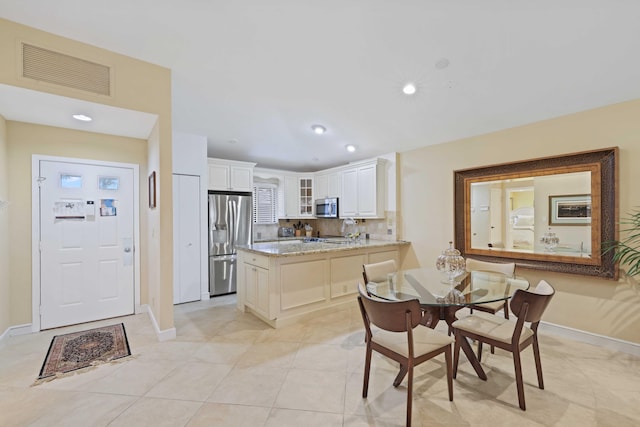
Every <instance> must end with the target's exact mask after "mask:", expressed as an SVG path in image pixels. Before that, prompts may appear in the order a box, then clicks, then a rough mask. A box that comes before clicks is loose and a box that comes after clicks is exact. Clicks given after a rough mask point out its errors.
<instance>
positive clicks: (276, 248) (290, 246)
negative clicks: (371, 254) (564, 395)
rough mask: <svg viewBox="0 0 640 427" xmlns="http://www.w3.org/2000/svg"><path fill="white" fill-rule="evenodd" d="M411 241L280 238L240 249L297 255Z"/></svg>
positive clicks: (240, 247)
mask: <svg viewBox="0 0 640 427" xmlns="http://www.w3.org/2000/svg"><path fill="white" fill-rule="evenodd" d="M338 242H340V243H338ZM409 244H410V242H407V241H404V240H366V239H361V240H357V241H354V242H347V241H346V240H345V239H329V241H327V242H308V243H304V242H303V241H302V238H298V239H293V240H279V241H271V242H261V243H254V244H252V245H243V246H238V249H240V250H245V251H247V252H254V253H257V254H261V255H267V256H296V255H307V254H315V253H322V252H335V251H350V250H354V249H365V248H374V247H384V246H404V245H409Z"/></svg>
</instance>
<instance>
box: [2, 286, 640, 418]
mask: <svg viewBox="0 0 640 427" xmlns="http://www.w3.org/2000/svg"><path fill="white" fill-rule="evenodd" d="M174 310H175V315H174V322H175V328H176V334H177V336H176V339H175V340H170V341H163V342H160V341H158V340H157V338H156V336H155V333H154V328H153V325H152V322H151V320H150V319H149V317H148V315H147V314H146V313H144V314H137V315H132V316H125V317H122V318H117V319H110V320H109V321H106V322H105V321H102V322H93V323H89V324H84V325H74V326H71V327H66V328H58V329H55V330H50V331H42V332H39V333H32V334H27V335H19V336H9V337H5V338H4V339H3V343H2V345H1V346H0V425H2V426H5V425H6V426H39V425H42V426H44V425H46V426H62V425H64V426H87V425H91V426H119V425H127V426H129V425H131V426H134V425H135V426H144V425H153V426H158V425H163V426H187V427H195V426H214V427H215V426H237V425H247V426H261V427H271V426H278V427H282V426H296V427H298V426H306V427H313V426H322V427H325V426H336V427H364V426H376V427H388V426H403V425H405V414H406V412H405V411H406V404H407V400H406V399H407V380H406V379H405V380H404V381H403V382H402V383H401V384H400V385H399V386H398V387H393V385H392V382H393V379H394V378H395V376H396V375H397V373H398V366H397V364H395V363H394V362H392V361H390V360H389V359H387V358H385V357H383V356H380V355H379V354H376V353H375V352H374V354H373V358H372V363H371V373H370V383H369V394H368V397H367V398H366V399H363V398H362V383H363V371H364V358H365V343H364V326H363V325H362V319H361V318H360V313H359V309H358V305H357V302H356V301H355V298H354V302H353V304H352V305H350V306H348V307H346V308H344V309H343V310H340V311H337V312H335V313H333V314H332V315H331V316H325V317H318V318H315V319H314V318H309V319H305V320H303V321H300V322H297V323H295V324H292V325H290V326H286V327H282V328H278V329H273V328H271V327H269V326H268V325H266V324H264V323H263V322H262V321H260V320H259V319H257V318H256V317H254V316H253V315H251V314H249V313H242V312H240V311H238V310H237V306H236V296H235V295H226V296H222V297H216V298H212V299H211V300H208V301H198V302H194V303H187V304H180V305H176V306H175V308H174ZM116 322H123V323H124V324H125V327H126V331H127V336H128V338H129V342H130V346H131V352H132V354H131V356H130V357H127V358H124V359H122V360H119V361H117V362H114V363H107V364H103V365H98V366H95V367H92V368H91V369H88V370H84V371H82V372H78V373H75V374H71V375H66V376H64V377H60V378H55V379H53V380H51V381H47V382H42V383H36V378H37V376H38V372H39V369H40V367H41V366H42V361H43V360H44V357H45V355H46V354H47V350H48V346H49V343H50V341H51V338H52V337H53V335H58V334H63V333H67V332H71V331H76V330H82V329H89V328H91V327H95V326H98V325H102V324H105V323H116ZM436 330H438V331H440V332H442V333H447V330H446V324H445V323H444V322H440V323H439V324H438V325H437V327H436ZM539 336H540V351H541V358H542V369H543V373H544V381H545V389H544V390H540V389H539V388H538V386H537V377H536V370H535V364H534V359H533V355H532V351H531V350H530V349H525V351H523V353H522V371H523V378H524V384H525V385H524V388H525V398H526V403H527V410H526V411H522V410H520V408H519V407H518V397H517V391H516V385H515V379H514V367H513V359H512V357H511V354H510V353H507V352H505V351H502V350H500V349H496V350H495V353H494V354H492V353H491V352H490V349H489V348H488V346H486V347H485V348H484V351H483V355H482V366H483V368H484V370H485V372H486V374H487V380H486V381H482V380H481V379H479V378H478V377H477V375H476V373H475V371H474V370H473V368H472V366H471V365H470V363H469V362H468V361H467V360H466V357H465V356H464V355H461V357H460V365H459V368H458V375H457V378H456V379H455V380H454V382H453V401H452V402H451V401H449V399H448V395H447V383H446V377H445V372H446V370H445V363H444V358H442V357H436V358H434V359H432V360H429V361H427V362H425V363H423V364H421V365H419V366H417V367H416V369H415V372H414V389H413V411H412V424H413V425H414V426H480V427H484V426H487V427H496V426H514V425H517V426H563V427H564V426H574V425H575V426H581V427H583V426H593V427H603V426H604V427H608V426H611V427H613V426H616V427H620V426H623V427H624V426H637V425H640V411H639V410H638V408H640V369H639V368H640V356H636V355H633V354H628V353H624V352H620V351H616V350H612V349H609V348H604V347H601V346H596V345H593V344H588V343H584V342H580V341H575V340H571V339H568V338H566V337H559V336H555V335H553V334H551V333H550V332H547V331H545V330H544V328H543V327H541V330H540V331H539ZM472 348H473V349H474V351H476V346H475V345H474V344H472ZM79 408H82V410H79ZM86 408H89V409H88V410H85V409H86Z"/></svg>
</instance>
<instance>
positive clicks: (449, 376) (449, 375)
mask: <svg viewBox="0 0 640 427" xmlns="http://www.w3.org/2000/svg"><path fill="white" fill-rule="evenodd" d="M444 360H445V361H446V362H447V387H449V401H450V402H453V372H452V371H453V367H452V366H451V365H452V364H453V362H452V361H451V346H449V347H447V349H446V350H445V352H444Z"/></svg>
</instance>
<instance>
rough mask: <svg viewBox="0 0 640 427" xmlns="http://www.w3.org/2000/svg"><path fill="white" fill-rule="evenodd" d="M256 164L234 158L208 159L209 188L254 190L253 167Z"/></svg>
mask: <svg viewBox="0 0 640 427" xmlns="http://www.w3.org/2000/svg"><path fill="white" fill-rule="evenodd" d="M255 165H256V164H255V163H249V162H237V161H232V160H222V159H208V168H209V179H208V184H209V185H208V186H207V188H208V189H209V190H221V191H253V168H254V166H255Z"/></svg>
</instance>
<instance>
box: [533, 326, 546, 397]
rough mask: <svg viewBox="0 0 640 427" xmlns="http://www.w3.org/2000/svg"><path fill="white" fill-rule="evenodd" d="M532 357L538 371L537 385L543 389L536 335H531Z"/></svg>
mask: <svg viewBox="0 0 640 427" xmlns="http://www.w3.org/2000/svg"><path fill="white" fill-rule="evenodd" d="M533 358H534V359H535V360H536V372H537V373H538V387H539V388H540V389H541V390H544V380H543V379H542V362H541V361H540V347H539V346H538V335H534V337H533Z"/></svg>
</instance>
